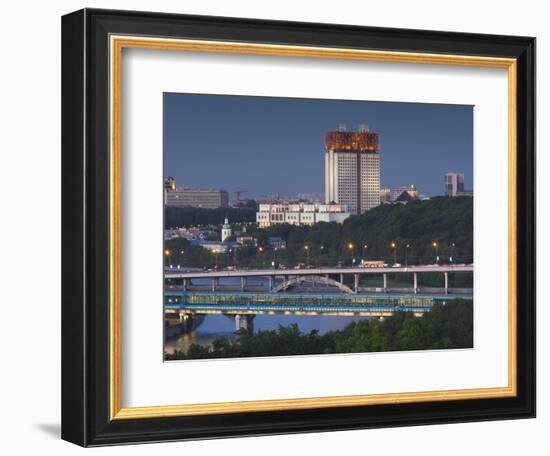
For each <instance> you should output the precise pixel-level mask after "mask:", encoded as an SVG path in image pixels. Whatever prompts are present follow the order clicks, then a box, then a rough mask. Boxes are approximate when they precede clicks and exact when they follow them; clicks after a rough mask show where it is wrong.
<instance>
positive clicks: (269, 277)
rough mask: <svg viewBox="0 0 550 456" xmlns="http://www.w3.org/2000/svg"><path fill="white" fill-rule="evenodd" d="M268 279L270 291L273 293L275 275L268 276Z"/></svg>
mask: <svg viewBox="0 0 550 456" xmlns="http://www.w3.org/2000/svg"><path fill="white" fill-rule="evenodd" d="M267 280H268V283H269V292H270V293H271V292H272V291H273V276H267Z"/></svg>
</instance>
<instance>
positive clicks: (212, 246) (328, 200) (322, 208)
mask: <svg viewBox="0 0 550 456" xmlns="http://www.w3.org/2000/svg"><path fill="white" fill-rule="evenodd" d="M380 150H381V147H380V141H379V135H378V134H377V133H376V132H371V131H370V129H369V127H368V126H367V125H360V126H359V128H358V130H357V131H348V130H347V127H346V125H345V124H340V125H338V128H337V129H336V130H334V131H329V132H327V133H326V135H325V151H324V161H325V193H324V195H322V194H317V193H298V194H296V195H290V196H285V195H284V194H283V193H278V194H275V195H270V196H252V195H249V196H248V197H243V195H245V194H247V193H248V191H247V190H238V191H235V192H234V197H233V198H232V199H230V196H229V192H228V191H227V190H224V189H206V188H202V189H201V188H184V187H178V186H177V182H176V180H175V179H174V178H173V177H166V178H165V185H164V203H165V206H167V207H178V208H202V209H219V208H222V209H223V208H253V209H254V210H256V225H257V227H259V228H268V227H270V226H272V225H277V224H290V225H298V226H299V225H310V226H311V225H314V224H316V223H319V222H326V223H331V222H335V223H342V222H343V221H344V220H346V219H347V218H348V217H350V216H351V215H357V214H362V213H364V212H365V211H368V210H370V209H372V208H374V207H377V206H380V205H381V204H408V203H410V202H412V201H418V200H428V199H430V197H429V196H427V195H425V194H422V193H421V192H420V191H419V190H418V189H417V188H416V187H415V186H414V185H409V186H402V187H396V188H382V187H381V167H380ZM443 189H444V195H445V196H447V197H460V196H469V197H472V196H473V191H471V190H466V189H465V187H464V173H461V172H447V173H446V174H445V175H444V176H443ZM216 233H219V232H218V231H216V227H215V226H207V227H182V228H177V229H166V230H165V239H173V238H178V237H180V238H184V239H186V240H188V241H190V242H191V243H192V245H200V246H202V247H203V248H206V249H208V250H210V251H212V252H218V253H222V252H228V251H230V250H231V249H236V248H239V247H242V246H245V245H251V244H252V245H256V244H257V240H256V239H255V238H253V237H252V236H250V235H249V234H247V233H246V228H244V230H240V231H236V232H234V233H233V232H232V231H231V225H230V220H228V219H227V218H226V220H225V224H224V225H223V227H222V230H221V237H220V238H219V240H214V239H213V238H215V237H218V236H219V234H216ZM229 238H231V239H234V241H233V240H229ZM270 243H273V244H277V246H278V248H285V245H284V244H285V243H284V241H283V240H281V239H280V238H273V239H270Z"/></svg>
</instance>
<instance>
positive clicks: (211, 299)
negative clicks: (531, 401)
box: [165, 291, 471, 331]
mask: <svg viewBox="0 0 550 456" xmlns="http://www.w3.org/2000/svg"><path fill="white" fill-rule="evenodd" d="M456 299H471V294H468V293H466V294H452V295H449V294H446V295H445V294H428V295H422V294H384V295H381V294H380V293H372V294H367V293H361V294H338V293H329V294H316V293H251V292H215V293H212V292H189V291H184V292H181V293H177V292H166V293H165V314H166V317H167V318H168V319H170V318H171V319H176V321H179V324H180V325H183V329H184V330H187V331H189V330H192V329H194V327H195V324H196V318H197V317H198V316H204V315H209V314H223V315H226V316H228V317H230V318H234V319H235V329H236V330H239V329H245V330H251V329H252V324H253V319H254V317H255V316H256V315H311V316H313V315H325V316H327V315H328V316H367V317H378V318H383V317H387V316H391V315H393V314H394V313H395V312H410V313H412V314H414V315H415V316H421V315H423V314H424V313H425V312H429V311H430V310H431V309H432V308H433V306H434V304H435V303H437V302H442V303H444V304H447V303H451V302H452V301H453V300H456Z"/></svg>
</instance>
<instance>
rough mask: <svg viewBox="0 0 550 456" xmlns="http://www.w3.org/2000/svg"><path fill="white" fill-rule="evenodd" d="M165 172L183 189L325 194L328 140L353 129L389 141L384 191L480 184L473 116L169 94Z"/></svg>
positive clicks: (452, 108) (431, 109)
mask: <svg viewBox="0 0 550 456" xmlns="http://www.w3.org/2000/svg"><path fill="white" fill-rule="evenodd" d="M164 102H165V109H164V126H165V130H164V134H165V138H164V139H165V142H164V152H165V154H164V160H165V162H164V170H165V176H173V177H174V178H175V179H176V182H177V186H178V187H186V188H215V189H224V190H227V191H228V192H230V198H231V197H232V196H233V192H234V191H236V190H247V191H248V193H246V194H244V195H243V196H244V197H256V196H268V195H273V194H276V193H280V194H282V195H285V196H287V195H295V194H296V193H299V192H301V193H319V194H324V176H325V171H324V166H325V162H324V151H325V148H324V139H325V133H326V132H327V131H330V130H336V129H337V126H338V124H340V123H345V124H346V125H347V129H348V131H352V130H357V128H358V126H359V125H360V124H366V125H368V126H369V128H370V130H371V131H373V132H376V133H378V134H379V135H380V145H381V150H380V156H381V186H382V187H400V186H406V185H407V186H408V185H411V184H414V185H415V186H416V187H417V188H418V190H419V191H420V192H421V193H424V194H426V195H442V194H443V193H444V182H443V179H444V174H445V173H446V172H448V171H457V172H463V173H464V177H465V187H466V188H467V189H472V180H473V107H472V106H460V105H436V104H417V103H385V102H384V103H383V102H370V101H369V102H366V101H348V100H311V99H299V98H268V97H244V96H225V95H222V96H219V95H189V94H165V98H164Z"/></svg>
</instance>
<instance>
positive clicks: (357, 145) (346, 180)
mask: <svg viewBox="0 0 550 456" xmlns="http://www.w3.org/2000/svg"><path fill="white" fill-rule="evenodd" d="M379 150H380V146H379V142H378V133H373V132H370V131H369V128H368V126H366V125H360V126H359V130H358V131H347V130H346V126H345V125H344V124H341V125H339V126H338V130H337V131H329V132H327V134H326V137H325V202H326V203H327V204H330V203H332V202H334V203H338V204H345V205H347V207H348V210H349V211H350V212H352V213H354V214H362V213H363V212H365V211H367V210H369V209H371V208H373V207H376V206H378V205H380V154H379Z"/></svg>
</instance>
